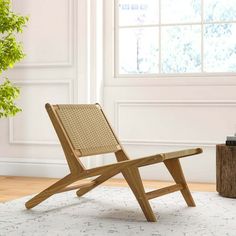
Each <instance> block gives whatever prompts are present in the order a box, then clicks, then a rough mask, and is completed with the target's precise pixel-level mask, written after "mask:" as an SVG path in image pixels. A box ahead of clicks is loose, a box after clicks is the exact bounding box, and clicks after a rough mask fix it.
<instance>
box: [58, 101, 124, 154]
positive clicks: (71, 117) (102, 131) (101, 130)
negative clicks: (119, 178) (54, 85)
mask: <svg viewBox="0 0 236 236" xmlns="http://www.w3.org/2000/svg"><path fill="white" fill-rule="evenodd" d="M58 108H59V109H57V110H56V113H57V115H58V117H59V119H60V121H61V124H62V126H63V127H64V129H65V132H66V134H67V136H68V137H69V140H70V142H71V144H72V146H73V147H74V149H75V150H77V151H79V153H80V156H90V155H97V154H103V153H110V152H116V151H118V150H120V149H121V148H120V145H119V142H118V140H117V139H116V137H115V135H114V133H113V131H112V129H111V127H110V125H109V123H108V121H107V119H106V117H105V115H104V113H103V112H102V110H101V107H100V106H99V105H90V104H88V105H58Z"/></svg>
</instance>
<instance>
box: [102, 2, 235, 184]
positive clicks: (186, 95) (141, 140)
mask: <svg viewBox="0 0 236 236" xmlns="http://www.w3.org/2000/svg"><path fill="white" fill-rule="evenodd" d="M112 2H113V1H110V0H105V20H104V21H105V22H106V24H105V35H104V38H105V42H104V45H105V54H104V55H105V60H104V61H105V62H106V63H105V65H104V72H105V88H104V107H105V110H106V112H107V114H108V116H109V118H110V120H111V123H112V124H114V128H115V130H116V132H117V133H118V136H119V137H120V140H121V142H122V143H123V145H124V147H125V148H126V149H127V151H128V153H129V154H130V156H131V157H138V156H142V155H147V154H155V153H160V152H168V151H172V150H181V149H185V148H193V147H201V148H203V150H204V153H203V154H201V155H197V156H193V157H188V158H185V159H183V160H181V162H182V164H183V169H184V171H185V173H186V178H187V180H190V181H196V182H215V145H216V144H217V143H223V142H224V141H225V137H226V136H227V135H229V134H233V133H234V131H235V130H234V129H235V127H236V120H235V117H236V109H235V108H236V93H235V91H236V81H235V79H236V76H235V75H233V74H231V75H227V76H226V75H222V74H221V75H217V74H215V75H211V76H207V75H205V76H201V77H200V76H194V75H193V76H188V77H187V76H185V77H179V78H175V77H163V78H156V79H155V78H138V79H135V78H115V77H114V69H113V68H114V30H113V29H114V20H113V19H114V15H113V14H114V11H113V10H112ZM127 53H128V52H127ZM110 161H111V158H110V157H107V158H105V160H104V162H105V163H108V162H110ZM142 176H143V177H144V178H147V179H160V180H170V179H171V178H170V175H169V174H168V173H167V171H166V170H165V168H164V167H163V166H162V165H154V166H152V167H145V168H143V170H142Z"/></svg>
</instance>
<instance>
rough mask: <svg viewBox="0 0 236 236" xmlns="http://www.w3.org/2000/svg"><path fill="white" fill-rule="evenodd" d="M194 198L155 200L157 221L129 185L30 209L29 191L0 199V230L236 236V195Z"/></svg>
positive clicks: (64, 196)
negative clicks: (148, 219)
mask: <svg viewBox="0 0 236 236" xmlns="http://www.w3.org/2000/svg"><path fill="white" fill-rule="evenodd" d="M193 197H194V199H195V202H196V204H197V207H187V206H186V204H185V201H184V200H183V198H182V196H181V194H180V193H179V192H176V193H173V194H169V195H166V196H163V197H159V198H156V199H153V200H151V201H150V203H151V205H152V207H153V210H154V213H155V215H156V216H157V218H158V222H156V223H148V222H146V221H145V218H144V215H143V213H142V211H141V210H140V208H139V205H138V203H137V201H136V199H135V198H134V196H133V194H132V192H131V191H130V190H129V188H125V187H124V188H120V187H98V188H97V189H94V190H93V191H91V192H90V193H88V194H87V195H85V196H84V197H81V198H78V197H77V196H76V194H75V192H74V191H72V192H67V193H61V194H57V195H54V196H53V197H51V198H49V199H48V200H47V201H45V202H43V203H42V204H41V205H38V206H37V207H35V208H33V209H31V210H26V209H25V207H24V203H25V201H27V200H28V199H29V198H30V196H27V197H24V198H21V199H17V200H14V201H11V202H7V203H1V204H0V235H1V236H11V235H16V236H21V235H27V236H28V235H29V236H34V235H43V236H45V235H48V236H54V235H63V236H65V235H71V236H73V235H78V236H80V235H81V236H91V235H96V236H100V235H101V236H105V235H111V236H115V235H122V236H123V235H124V236H125V235H130V236H132V235H145V236H149V235H151V236H167V235H168V236H169V235H173V236H179V235H202V236H210V235H219V236H224V235H230V236H235V235H236V199H228V198H223V197H220V196H219V195H218V194H217V193H203V192H195V193H193Z"/></svg>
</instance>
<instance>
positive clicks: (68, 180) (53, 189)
mask: <svg viewBox="0 0 236 236" xmlns="http://www.w3.org/2000/svg"><path fill="white" fill-rule="evenodd" d="M76 180H77V178H75V177H72V176H71V175H67V176H65V177H64V178H62V179H60V180H59V181H57V182H56V183H55V184H53V185H51V186H50V187H48V188H47V189H45V190H43V191H42V192H40V193H39V194H37V195H36V196H34V197H33V198H32V199H30V200H29V201H27V202H26V203H25V206H26V208H27V209H30V208H33V207H35V206H37V205H38V204H39V203H41V202H43V201H44V200H46V199H47V198H49V197H51V196H52V195H54V194H55V193H57V192H58V191H59V190H61V189H63V188H65V187H66V186H68V185H70V184H72V183H73V182H75V181H76Z"/></svg>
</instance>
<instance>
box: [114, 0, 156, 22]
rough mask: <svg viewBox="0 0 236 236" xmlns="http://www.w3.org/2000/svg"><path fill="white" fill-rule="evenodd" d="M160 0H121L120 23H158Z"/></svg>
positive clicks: (119, 2)
mask: <svg viewBox="0 0 236 236" xmlns="http://www.w3.org/2000/svg"><path fill="white" fill-rule="evenodd" d="M158 2H159V1H158V0H119V1H118V6H119V25H120V26H126V25H145V24H146V25H147V24H157V23H158V21H159V16H158V14H159V8H158V7H159V3H158Z"/></svg>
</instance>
